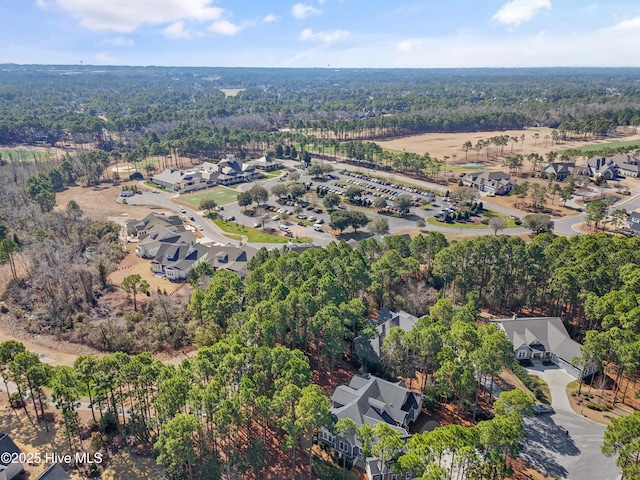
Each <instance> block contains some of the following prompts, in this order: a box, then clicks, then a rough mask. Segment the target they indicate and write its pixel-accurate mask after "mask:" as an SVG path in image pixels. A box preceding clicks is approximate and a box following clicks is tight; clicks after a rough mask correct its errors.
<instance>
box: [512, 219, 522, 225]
mask: <svg viewBox="0 0 640 480" xmlns="http://www.w3.org/2000/svg"><path fill="white" fill-rule="evenodd" d="M513 223H515V224H516V225H522V220H520V219H519V218H516V219H515V220H514V221H513Z"/></svg>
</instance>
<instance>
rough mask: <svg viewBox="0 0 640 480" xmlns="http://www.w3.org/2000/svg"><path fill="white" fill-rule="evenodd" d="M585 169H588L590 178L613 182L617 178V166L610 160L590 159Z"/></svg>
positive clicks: (604, 158) (603, 158)
mask: <svg viewBox="0 0 640 480" xmlns="http://www.w3.org/2000/svg"><path fill="white" fill-rule="evenodd" d="M587 167H589V170H590V172H591V176H592V177H596V178H599V177H602V178H604V179H606V180H613V179H614V178H616V177H617V176H618V166H617V165H616V164H615V162H614V161H613V160H611V159H610V158H606V157H598V156H595V157H591V158H590V159H589V160H587Z"/></svg>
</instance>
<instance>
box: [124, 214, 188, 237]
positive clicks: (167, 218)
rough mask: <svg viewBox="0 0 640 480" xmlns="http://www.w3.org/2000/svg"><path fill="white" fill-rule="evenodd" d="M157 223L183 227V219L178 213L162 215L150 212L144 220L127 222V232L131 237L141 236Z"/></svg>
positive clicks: (169, 226)
mask: <svg viewBox="0 0 640 480" xmlns="http://www.w3.org/2000/svg"><path fill="white" fill-rule="evenodd" d="M156 225H161V226H164V227H167V228H171V227H182V219H181V218H180V217H179V216H178V215H161V214H160V213H150V214H149V215H147V216H146V217H144V218H143V219H142V220H130V221H128V222H127V234H128V235H129V236H131V237H140V236H143V235H144V234H145V233H147V232H148V231H150V230H151V229H152V228H153V227H155V226H156Z"/></svg>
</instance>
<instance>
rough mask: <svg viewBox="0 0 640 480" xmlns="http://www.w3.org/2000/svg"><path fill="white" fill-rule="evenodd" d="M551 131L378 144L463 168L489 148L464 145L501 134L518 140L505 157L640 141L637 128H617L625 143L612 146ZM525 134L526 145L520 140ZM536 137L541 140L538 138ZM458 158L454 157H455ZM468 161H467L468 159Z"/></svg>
mask: <svg viewBox="0 0 640 480" xmlns="http://www.w3.org/2000/svg"><path fill="white" fill-rule="evenodd" d="M551 132H553V129H552V128H546V127H528V128H526V129H524V130H505V131H494V132H471V133H424V134H422V135H413V136H410V137H403V138H397V139H394V140H385V141H377V142H376V143H377V144H378V145H380V146H381V147H383V148H387V149H389V150H396V151H399V152H402V151H406V152H411V153H417V154H420V155H423V154H424V153H426V152H429V154H430V155H431V156H432V157H437V158H444V157H445V156H447V157H449V159H450V160H448V164H449V165H451V166H453V165H463V164H465V163H473V162H476V161H480V162H482V161H483V160H486V149H483V150H482V151H480V152H479V153H478V152H476V150H474V149H473V148H472V149H470V150H469V152H468V153H465V151H464V150H463V149H462V145H463V144H464V143H465V142H467V141H470V142H471V144H472V145H473V146H475V145H476V143H477V142H478V140H487V139H489V138H491V137H496V136H499V135H509V136H510V137H517V138H518V143H515V142H513V143H512V142H509V143H508V145H506V146H505V147H504V154H505V156H508V155H510V154H511V147H512V146H513V153H514V154H516V153H518V154H522V155H525V156H526V155H528V154H529V153H534V152H535V153H539V154H541V155H544V154H547V153H549V152H551V151H562V150H567V149H569V148H581V147H587V146H589V147H591V148H593V149H595V150H597V149H599V148H602V147H613V146H623V145H624V144H633V143H635V142H637V141H639V140H640V134H639V133H637V131H636V129H635V128H634V127H623V128H620V129H618V134H619V135H620V137H621V139H622V138H624V139H625V141H624V142H615V143H613V144H612V143H611V142H610V139H605V140H600V139H596V138H588V139H587V140H582V139H580V140H558V141H557V142H553V141H552V138H551ZM523 134H524V145H523V144H522V142H521V137H522V135H523ZM534 135H537V136H538V138H535V137H534ZM454 155H455V157H454ZM465 159H466V160H465Z"/></svg>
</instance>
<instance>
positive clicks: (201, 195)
mask: <svg viewBox="0 0 640 480" xmlns="http://www.w3.org/2000/svg"><path fill="white" fill-rule="evenodd" d="M237 199H238V192H237V191H236V190H233V189H231V188H227V187H222V186H218V187H213V188H210V189H207V190H202V191H201V192H196V193H189V194H187V195H180V197H179V198H178V200H179V201H180V202H183V203H186V204H187V205H191V206H192V207H195V208H199V206H200V202H202V200H213V201H215V202H216V204H217V205H227V204H229V203H233V202H235V201H236V200H237Z"/></svg>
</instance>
